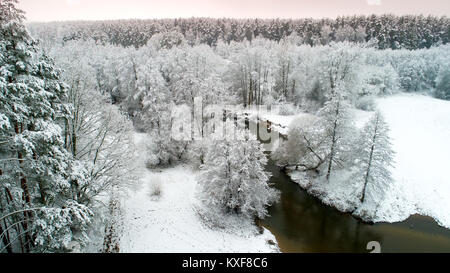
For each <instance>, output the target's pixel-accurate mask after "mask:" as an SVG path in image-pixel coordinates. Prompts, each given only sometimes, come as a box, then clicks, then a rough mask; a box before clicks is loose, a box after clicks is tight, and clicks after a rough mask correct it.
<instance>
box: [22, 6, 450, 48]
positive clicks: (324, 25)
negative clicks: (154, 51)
mask: <svg viewBox="0 0 450 273" xmlns="http://www.w3.org/2000/svg"><path fill="white" fill-rule="evenodd" d="M449 22H450V20H449V18H447V17H434V16H423V15H406V16H395V15H390V14H387V15H380V16H378V15H371V16H346V17H338V18H337V19H295V20H294V19H270V20H269V19H266V20H263V19H225V18H223V19H212V18H188V19H151V20H112V21H73V22H53V23H31V24H30V25H29V28H30V30H31V32H32V33H34V34H35V35H36V36H37V37H41V38H44V40H45V41H53V42H59V41H61V42H67V41H70V40H80V39H83V40H90V39H92V40H94V41H96V42H99V43H102V44H113V45H120V46H124V47H130V46H134V47H136V48H139V47H141V46H144V45H146V44H147V42H148V41H149V40H150V38H151V37H152V36H153V35H155V34H158V33H171V34H172V35H171V36H172V38H175V39H176V38H177V37H178V38H180V40H181V39H182V38H184V40H186V41H188V42H189V43H190V44H191V45H195V44H207V45H209V46H215V45H217V43H218V42H219V41H222V42H225V43H230V42H232V41H235V42H242V41H244V40H248V41H252V40H253V39H254V38H256V37H261V38H266V39H269V40H274V41H277V42H279V41H281V40H282V39H285V38H288V37H291V38H293V37H295V39H296V42H297V43H298V44H307V45H311V46H314V45H327V44H328V43H330V42H333V41H336V42H341V41H349V42H369V41H372V42H373V43H374V44H375V45H377V46H378V48H379V49H388V48H391V49H410V50H414V49H422V48H430V47H432V46H438V45H442V44H447V43H448V42H449V41H450V23H449Z"/></svg>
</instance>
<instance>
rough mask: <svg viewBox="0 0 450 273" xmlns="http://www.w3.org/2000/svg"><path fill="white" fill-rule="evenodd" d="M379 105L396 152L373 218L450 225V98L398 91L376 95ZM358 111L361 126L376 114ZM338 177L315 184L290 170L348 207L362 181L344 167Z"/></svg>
mask: <svg viewBox="0 0 450 273" xmlns="http://www.w3.org/2000/svg"><path fill="white" fill-rule="evenodd" d="M376 104H377V106H378V109H379V110H380V111H381V112H382V113H383V115H384V117H385V119H386V121H387V123H388V124H389V126H390V129H391V133H390V137H391V140H392V144H393V146H392V147H393V150H394V151H395V152H396V154H395V157H394V160H395V162H394V164H393V165H394V168H393V169H392V176H393V181H392V184H391V187H390V188H389V189H388V190H387V191H386V196H385V199H384V201H383V203H381V204H380V206H379V207H378V210H377V212H376V215H375V216H374V219H373V220H374V221H375V222H381V221H387V222H397V221H403V220H405V219H407V218H408V217H409V216H410V215H413V214H421V215H427V216H430V217H433V218H434V219H435V220H436V221H437V222H438V223H439V224H440V225H442V226H445V227H447V228H450V175H449V174H448V168H449V167H450V101H443V100H438V99H434V98H431V97H428V96H423V95H417V94H398V95H394V96H389V97H385V98H380V99H377V101H376ZM353 114H354V117H355V125H356V127H358V128H361V127H362V126H363V125H364V124H365V122H367V120H368V119H369V118H370V116H371V115H372V114H373V113H371V112H364V111H360V110H354V111H353ZM336 176H338V177H339V178H338V179H337V178H336V179H332V180H330V181H329V182H324V181H322V182H323V183H321V181H319V182H318V183H314V184H312V183H310V182H309V181H308V180H307V178H306V176H304V175H303V174H302V173H301V172H292V173H291V178H292V179H293V180H294V181H296V182H298V183H299V184H300V186H301V187H303V188H305V189H307V190H308V192H309V193H310V194H313V195H315V196H318V197H319V198H321V199H322V201H323V202H324V203H326V204H329V205H332V206H335V207H336V208H338V209H339V210H341V211H349V210H351V209H352V206H353V204H352V203H351V201H350V200H352V199H355V196H356V195H355V194H357V193H358V191H359V190H360V186H359V185H354V183H352V181H351V179H348V181H346V179H347V178H346V177H347V174H346V173H345V172H341V173H339V174H338V175H336ZM343 185H346V186H344V187H343Z"/></svg>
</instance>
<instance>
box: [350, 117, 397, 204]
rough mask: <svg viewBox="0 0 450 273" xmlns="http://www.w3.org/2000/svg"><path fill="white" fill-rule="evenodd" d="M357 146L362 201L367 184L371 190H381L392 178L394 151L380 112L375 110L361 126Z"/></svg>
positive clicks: (362, 200)
mask: <svg viewBox="0 0 450 273" xmlns="http://www.w3.org/2000/svg"><path fill="white" fill-rule="evenodd" d="M358 146H359V147H360V148H359V149H358V155H357V158H358V164H357V169H358V171H357V179H358V180H360V181H361V182H362V183H363V189H362V192H361V198H360V201H361V202H362V203H363V202H364V200H365V199H366V196H367V188H368V185H369V184H370V185H371V188H372V189H373V191H376V192H381V191H382V190H383V189H386V188H387V186H388V185H389V183H390V182H391V180H392V178H391V172H390V167H392V163H393V162H392V161H393V156H394V152H393V150H392V148H391V142H390V138H389V127H388V125H387V123H386V122H385V121H384V118H383V116H382V114H381V113H380V112H376V113H375V115H374V116H373V117H372V118H371V119H370V120H369V122H368V123H367V124H366V126H365V127H364V128H363V130H362V133H361V136H360V139H359V143H358Z"/></svg>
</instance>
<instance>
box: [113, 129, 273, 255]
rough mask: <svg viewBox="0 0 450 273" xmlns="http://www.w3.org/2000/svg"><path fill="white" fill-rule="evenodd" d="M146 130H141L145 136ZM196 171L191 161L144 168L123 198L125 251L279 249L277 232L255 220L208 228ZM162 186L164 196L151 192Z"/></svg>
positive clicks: (242, 250)
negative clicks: (199, 208) (201, 209)
mask: <svg viewBox="0 0 450 273" xmlns="http://www.w3.org/2000/svg"><path fill="white" fill-rule="evenodd" d="M143 138H144V135H142V134H137V137H136V141H137V142H141V141H142V139H143ZM196 174H197V173H196V172H195V171H192V170H191V169H190V168H189V167H188V166H177V167H174V168H170V169H165V170H160V171H156V170H155V171H150V170H143V175H142V179H141V183H140V184H139V185H138V186H136V188H135V189H134V190H132V191H131V192H130V194H129V195H128V197H127V198H126V199H125V200H124V229H123V230H124V232H123V236H122V239H121V243H120V246H121V251H122V252H125V253H129V252H133V253H136V252H152V253H155V252H156V253H174V252H183V253H184V252H187V253H192V252H207V253H211V252H220V253H222V252H229V253H234V252H244V253H247V252H252V253H253V252H277V251H278V247H277V246H275V245H272V244H269V241H272V242H276V239H275V237H274V236H273V235H272V234H271V233H270V232H269V231H268V230H265V229H264V233H263V234H260V233H259V232H258V228H257V227H256V226H254V225H253V224H252V223H251V222H250V221H245V220H243V221H240V222H239V223H238V224H237V225H235V226H234V227H233V228H227V229H221V228H209V227H207V226H205V225H204V224H203V222H202V220H201V218H200V217H199V215H198V213H197V211H196V209H195V207H196V205H198V202H197V200H196V198H195V188H196V180H195V177H196ZM155 188H160V190H161V194H160V196H152V192H154V191H155Z"/></svg>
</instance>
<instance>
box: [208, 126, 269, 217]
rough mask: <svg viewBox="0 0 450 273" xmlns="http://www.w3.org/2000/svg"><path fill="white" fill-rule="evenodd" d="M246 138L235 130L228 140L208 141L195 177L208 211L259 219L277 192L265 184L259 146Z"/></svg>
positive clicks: (246, 133) (262, 156)
mask: <svg viewBox="0 0 450 273" xmlns="http://www.w3.org/2000/svg"><path fill="white" fill-rule="evenodd" d="M248 134H249V133H248V132H246V131H244V130H237V131H236V134H235V138H234V139H232V140H229V139H223V140H222V139H214V140H213V141H211V144H210V147H209V149H208V153H207V156H206V163H205V165H204V166H203V167H202V168H203V171H202V173H201V174H200V176H199V186H200V196H201V200H202V202H203V204H204V205H205V206H206V207H208V208H209V207H213V208H217V209H219V210H222V211H224V212H226V213H231V212H234V213H238V214H243V215H245V216H249V217H251V216H257V217H259V218H263V217H265V216H266V215H267V209H266V207H267V206H269V205H270V204H272V203H273V202H275V201H276V200H277V199H278V192H277V191H276V190H275V189H273V188H271V187H270V185H269V184H268V180H269V174H268V173H267V172H266V171H265V170H264V166H265V165H266V163H267V158H266V156H265V155H264V153H263V149H262V145H261V144H260V143H259V141H258V140H257V139H256V137H254V136H252V135H250V136H249V135H248Z"/></svg>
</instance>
